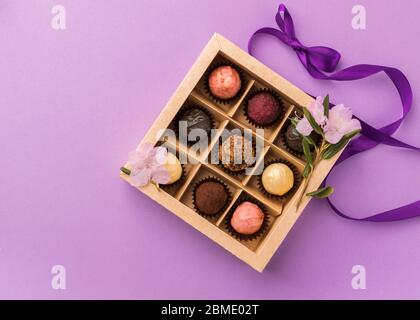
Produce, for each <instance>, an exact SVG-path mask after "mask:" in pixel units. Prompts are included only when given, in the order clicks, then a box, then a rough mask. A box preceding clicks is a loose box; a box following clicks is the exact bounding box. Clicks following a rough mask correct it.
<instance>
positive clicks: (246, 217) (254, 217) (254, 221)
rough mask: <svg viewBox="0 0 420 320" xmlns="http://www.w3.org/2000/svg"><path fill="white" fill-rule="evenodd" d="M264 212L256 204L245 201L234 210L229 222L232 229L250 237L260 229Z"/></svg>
mask: <svg viewBox="0 0 420 320" xmlns="http://www.w3.org/2000/svg"><path fill="white" fill-rule="evenodd" d="M263 222H264V212H263V211H262V210H261V208H260V207H258V206H257V205H256V204H254V203H252V202H248V201H245V202H243V203H241V204H240V205H239V206H238V207H237V208H236V210H235V212H234V213H233V215H232V218H231V220H230V224H231V226H232V228H233V229H234V230H235V231H236V232H238V233H240V234H243V235H251V234H254V233H256V232H258V230H260V229H261V226H262V224H263Z"/></svg>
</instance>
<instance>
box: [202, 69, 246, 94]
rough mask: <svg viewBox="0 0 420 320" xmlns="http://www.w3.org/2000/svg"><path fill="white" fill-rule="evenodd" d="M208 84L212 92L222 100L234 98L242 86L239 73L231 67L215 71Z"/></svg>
mask: <svg viewBox="0 0 420 320" xmlns="http://www.w3.org/2000/svg"><path fill="white" fill-rule="evenodd" d="M208 83H209V89H210V92H211V93H212V94H213V95H214V96H215V97H217V98H219V99H222V100H228V99H232V98H234V97H235V96H236V95H237V94H238V92H239V90H240V89H241V85H242V83H241V77H240V76H239V72H238V71H236V70H235V69H234V68H232V67H231V66H222V67H218V68H216V69H215V70H213V72H212V73H211V74H210V76H209V79H208Z"/></svg>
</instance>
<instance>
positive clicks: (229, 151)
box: [219, 134, 255, 172]
mask: <svg viewBox="0 0 420 320" xmlns="http://www.w3.org/2000/svg"><path fill="white" fill-rule="evenodd" d="M254 155H255V152H254V149H253V147H252V142H251V141H250V140H248V139H245V138H244V137H243V136H240V135H235V134H234V135H231V136H230V137H229V138H227V139H226V140H225V141H224V142H223V143H222V145H221V146H220V148H219V160H220V161H221V163H222V165H223V166H224V167H225V168H227V169H228V170H230V171H233V172H239V171H242V170H244V169H245V168H247V167H249V166H251V165H252V164H253V163H254V160H255V159H254Z"/></svg>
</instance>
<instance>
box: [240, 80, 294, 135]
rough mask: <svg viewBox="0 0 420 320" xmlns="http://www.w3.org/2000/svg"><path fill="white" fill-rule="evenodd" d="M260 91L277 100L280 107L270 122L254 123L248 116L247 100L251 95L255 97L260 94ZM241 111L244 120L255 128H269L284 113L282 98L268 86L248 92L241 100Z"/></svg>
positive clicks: (281, 117)
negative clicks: (242, 100)
mask: <svg viewBox="0 0 420 320" xmlns="http://www.w3.org/2000/svg"><path fill="white" fill-rule="evenodd" d="M260 93H269V94H271V95H272V96H273V97H274V98H275V99H276V100H277V101H278V103H279V107H280V112H279V114H278V115H277V117H276V118H274V119H273V121H271V122H270V123H267V124H259V123H256V122H255V121H254V120H252V119H251V118H250V117H249V116H248V103H249V100H251V99H252V98H253V97H255V96H256V95H257V94H260ZM242 111H243V113H244V116H245V118H246V120H247V121H248V122H249V123H250V124H252V125H253V126H254V127H256V128H261V129H264V128H270V127H273V126H275V125H276V124H277V123H278V122H279V120H280V119H283V118H284V115H285V113H286V112H285V107H284V103H283V99H282V98H281V97H280V96H279V95H278V94H277V92H275V91H274V90H272V89H269V88H262V89H257V90H254V91H252V92H251V93H250V94H248V95H247V97H246V98H245V100H244V102H243V107H242Z"/></svg>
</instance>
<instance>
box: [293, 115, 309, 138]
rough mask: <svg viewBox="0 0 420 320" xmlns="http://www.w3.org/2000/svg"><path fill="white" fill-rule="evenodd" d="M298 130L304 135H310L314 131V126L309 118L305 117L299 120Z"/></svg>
mask: <svg viewBox="0 0 420 320" xmlns="http://www.w3.org/2000/svg"><path fill="white" fill-rule="evenodd" d="M296 130H297V132H299V133H300V134H301V135H302V136H305V137H307V136H309V135H310V134H311V133H312V130H313V129H312V126H311V124H310V123H309V121H308V119H306V118H305V117H303V118H302V119H300V120H299V122H298V123H297V125H296Z"/></svg>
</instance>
